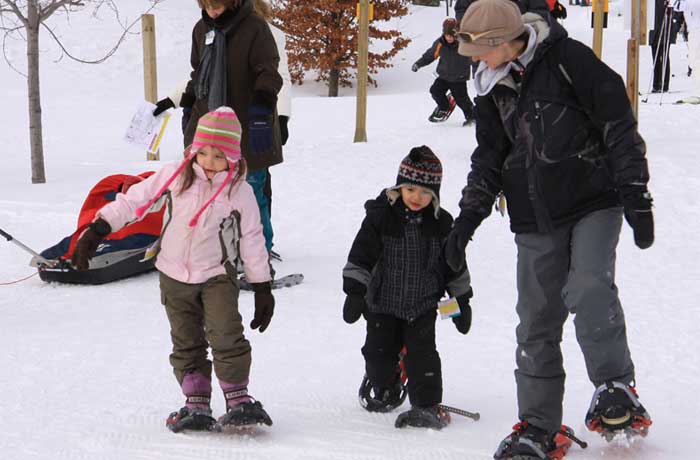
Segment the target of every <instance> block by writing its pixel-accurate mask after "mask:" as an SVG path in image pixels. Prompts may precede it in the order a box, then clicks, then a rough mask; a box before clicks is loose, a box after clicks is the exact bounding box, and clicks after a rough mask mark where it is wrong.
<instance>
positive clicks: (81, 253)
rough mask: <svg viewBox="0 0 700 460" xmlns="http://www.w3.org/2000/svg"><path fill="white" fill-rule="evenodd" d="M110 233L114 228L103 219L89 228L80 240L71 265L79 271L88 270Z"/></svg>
mask: <svg viewBox="0 0 700 460" xmlns="http://www.w3.org/2000/svg"><path fill="white" fill-rule="evenodd" d="M110 233H112V227H110V226H109V224H108V223H107V221H106V220H104V219H102V218H101V217H100V218H99V219H97V220H96V221H95V222H93V223H91V224H90V225H89V226H88V229H87V230H85V233H83V235H82V236H81V237H80V239H79V240H78V244H76V245H75V250H74V251H73V257H72V258H71V263H72V264H73V266H75V268H77V269H78V270H87V269H88V268H89V266H90V259H92V258H93V256H94V255H95V252H97V247H98V246H99V245H100V242H101V241H102V240H103V239H104V238H105V237H106V236H107V235H109V234H110Z"/></svg>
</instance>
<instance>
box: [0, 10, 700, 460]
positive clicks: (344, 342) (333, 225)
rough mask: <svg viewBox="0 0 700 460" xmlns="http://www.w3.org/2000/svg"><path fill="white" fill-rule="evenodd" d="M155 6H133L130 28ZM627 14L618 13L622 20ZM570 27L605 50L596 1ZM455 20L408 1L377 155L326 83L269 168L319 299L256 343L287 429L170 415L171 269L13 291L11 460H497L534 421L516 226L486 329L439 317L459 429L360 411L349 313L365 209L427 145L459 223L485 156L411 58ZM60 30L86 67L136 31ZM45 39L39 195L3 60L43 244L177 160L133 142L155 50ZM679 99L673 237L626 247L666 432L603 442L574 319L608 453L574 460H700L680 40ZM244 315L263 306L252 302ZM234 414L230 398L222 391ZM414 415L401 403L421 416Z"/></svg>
mask: <svg viewBox="0 0 700 460" xmlns="http://www.w3.org/2000/svg"><path fill="white" fill-rule="evenodd" d="M144 3H145V2H139V1H136V0H123V1H120V2H119V6H120V9H121V14H122V16H123V17H124V18H126V19H127V20H133V18H135V17H136V16H137V15H138V14H139V13H140V12H141V11H142V8H143V7H144ZM619 9H620V8H617V9H613V8H611V11H617V10H619ZM568 11H569V18H568V19H567V20H566V21H565V22H564V25H565V26H566V27H567V29H568V30H569V31H570V33H571V34H572V35H573V36H574V37H576V38H578V39H580V40H582V41H584V42H586V43H589V44H590V41H591V37H592V31H591V29H590V28H589V24H590V22H589V21H590V17H589V14H590V9H588V8H581V7H577V6H569V7H568ZM155 13H156V31H157V40H158V64H159V69H158V71H159V85H160V94H163V95H164V94H167V93H168V92H169V91H170V89H171V88H172V87H173V86H175V85H176V84H177V83H178V82H179V81H180V80H182V79H183V78H185V77H186V75H187V72H188V67H189V62H188V59H189V48H190V44H189V40H190V30H191V27H192V25H193V24H194V21H195V20H196V19H197V17H198V14H199V12H198V10H197V8H196V3H195V2H193V1H192V2H187V3H186V4H185V3H184V2H176V1H169V2H165V3H163V4H162V5H161V6H159V7H158V8H157V9H156V11H155ZM444 14H445V9H444V4H443V5H442V6H441V7H440V8H429V7H411V14H410V15H409V16H407V17H404V18H401V19H397V20H396V24H397V25H398V26H399V27H401V28H402V30H404V31H405V32H406V34H407V35H408V36H410V37H411V38H413V43H412V44H411V45H410V46H409V48H408V49H407V50H405V51H404V52H402V53H401V54H400V56H399V58H398V59H397V60H396V61H395V64H396V67H394V68H393V69H389V70H386V71H383V72H382V73H381V74H380V75H379V76H378V81H379V84H380V86H379V87H378V88H370V89H369V101H368V122H367V124H368V129H367V136H368V139H369V141H368V142H367V143H360V144H354V143H353V142H352V139H353V134H354V122H355V115H354V111H355V99H354V90H352V89H341V97H339V98H336V99H328V98H325V97H319V96H321V95H324V94H325V92H326V89H325V87H324V86H323V85H321V84H318V83H315V82H313V81H311V80H312V78H311V76H309V80H310V81H308V82H307V83H306V84H304V85H303V86H301V87H298V86H297V87H295V88H294V92H295V93H294V94H295V98H294V101H293V111H294V112H293V118H292V121H291V123H290V133H291V137H290V140H289V143H288V145H287V147H286V149H285V156H286V160H285V162H284V163H283V164H282V165H280V166H276V167H274V168H273V169H272V176H273V189H274V193H275V195H274V207H273V210H274V213H273V223H274V226H275V232H276V239H275V241H276V246H275V247H276V249H277V250H278V252H280V253H281V254H282V256H283V257H284V262H283V263H279V264H277V270H278V272H279V273H280V274H286V273H292V272H303V273H304V274H305V276H306V278H305V281H304V283H303V284H302V285H300V286H298V287H294V288H291V289H283V290H279V291H276V292H275V296H276V299H277V309H276V312H275V317H274V318H273V322H272V324H271V327H270V328H269V329H268V331H266V332H265V333H264V334H259V333H257V332H250V333H249V334H248V338H249V339H250V341H251V343H252V346H253V367H252V374H251V385H250V390H251V392H252V394H253V395H254V396H255V397H256V398H258V399H260V400H261V401H262V402H263V403H264V405H265V407H266V409H267V410H268V411H269V413H270V415H271V416H272V418H273V420H274V425H273V426H272V427H271V428H269V429H260V430H258V431H257V432H254V433H252V434H249V435H244V436H239V437H232V436H220V435H213V434H179V435H175V434H172V433H170V432H169V431H168V430H166V429H165V426H164V420H165V417H166V416H167V414H168V413H169V412H170V411H172V410H176V409H178V408H179V407H180V406H181V404H182V402H183V398H182V396H181V395H180V392H179V388H178V386H177V384H176V382H175V379H174V378H173V376H172V373H171V369H170V366H169V363H168V354H169V352H170V338H169V331H168V323H167V319H166V316H165V313H164V311H163V307H162V306H161V305H160V296H159V290H158V281H157V276H156V274H154V273H152V274H148V275H144V276H140V277H137V278H133V279H128V280H124V281H120V282H116V283H113V284H109V285H104V286H66V285H58V284H46V283H43V282H42V281H40V280H39V279H38V277H34V278H31V279H29V280H27V281H24V282H21V283H17V284H13V285H8V286H0V317H2V320H1V321H2V333H0V349H1V350H2V353H0V369H2V371H1V372H0V388H2V397H1V398H0V401H1V402H0V413H1V414H2V417H0V433H2V436H0V456H2V458H4V459H8V460H25V459H65V460H79V459H90V460H95V459H101V460H116V459H169V460H177V459H192V458H197V459H223V458H228V459H242V458H245V459H258V458H259V459H285V460H288V459H324V460H329V459H330V460H345V459H362V460H370V459H380V458H381V459H401V460H411V459H421V460H427V459H432V458H436V459H437V458H439V459H443V460H447V459H462V460H471V459H489V458H491V456H492V455H493V452H494V451H495V449H496V446H497V445H498V442H499V441H500V440H501V439H502V438H503V437H504V436H505V435H507V434H508V433H509V430H510V427H511V425H512V424H513V423H514V422H515V421H516V417H517V412H516V404H515V384H514V378H513V373H512V372H513V369H514V365H515V364H514V350H515V343H514V335H515V334H514V328H515V325H516V315H515V309H514V305H515V295H516V293H515V271H514V267H515V245H514V243H513V241H512V240H513V236H512V234H511V233H510V231H509V230H508V221H507V219H505V218H501V217H500V216H498V215H496V214H494V215H492V216H491V217H490V218H489V219H487V220H486V221H485V222H484V223H483V224H482V226H481V227H480V228H479V229H478V230H477V233H476V236H475V239H474V241H473V243H472V244H470V246H469V263H470V268H471V273H472V278H473V286H474V291H475V297H474V299H473V302H472V303H473V307H474V325H473V329H472V331H471V332H470V333H469V335H467V336H466V337H465V336H462V335H460V334H458V333H457V331H456V330H455V329H454V327H453V325H452V324H451V322H450V321H444V322H439V323H438V324H437V335H438V349H439V351H440V353H441V356H442V362H443V373H444V402H445V404H448V405H452V406H457V407H461V408H464V409H467V410H470V411H478V412H480V413H481V420H480V421H478V422H473V421H471V420H468V419H465V418H461V417H459V416H455V417H454V418H453V423H452V424H451V425H450V426H449V427H447V428H446V429H444V430H442V431H440V432H437V431H429V430H428V431H427V430H420V429H405V430H397V429H395V428H394V426H393V423H394V419H395V417H396V415H397V413H398V411H395V412H394V413H390V414H369V413H367V412H365V411H364V410H363V409H362V408H360V406H359V404H358V402H357V397H356V395H357V388H358V385H359V383H360V380H361V378H362V374H363V360H362V356H361V354H360V351H359V349H360V347H361V345H362V342H363V339H364V326H363V323H362V322H358V323H356V324H355V325H352V326H348V325H346V324H345V323H343V321H342V317H341V307H342V303H343V299H344V296H343V293H342V290H341V269H342V267H343V265H344V263H345V260H346V257H347V251H348V249H349V246H350V244H351V242H352V238H353V237H354V234H355V232H356V231H357V229H358V228H359V224H360V222H361V219H362V216H363V207H362V204H363V202H364V201H365V200H366V199H368V198H370V197H373V196H375V195H376V194H377V193H378V192H379V190H380V189H381V188H382V187H384V186H387V185H391V184H393V182H394V180H395V177H396V171H397V167H398V163H399V161H400V160H401V158H402V157H403V156H404V155H406V154H407V152H408V151H409V149H410V147H412V146H415V145H421V144H427V145H429V146H430V147H431V148H433V149H434V150H435V151H436V152H437V153H438V155H439V156H440V158H441V160H442V161H443V165H444V170H445V173H444V181H443V185H442V191H441V196H442V202H443V205H444V206H445V207H446V208H447V209H449V210H451V211H452V212H453V213H454V212H456V211H457V202H458V199H459V197H460V190H461V188H462V186H463V185H464V183H465V180H466V174H467V172H468V159H469V155H470V153H471V151H472V149H473V148H474V145H475V142H474V131H473V130H474V128H462V127H461V120H460V117H459V116H458V115H457V113H455V114H454V115H453V118H452V119H450V120H449V121H448V122H446V123H445V124H442V125H437V126H436V125H431V124H429V123H428V122H427V116H428V115H429V113H430V112H431V110H432V108H433V103H432V101H431V100H430V97H429V94H428V86H429V85H430V83H431V81H432V78H433V76H432V75H431V73H430V71H429V70H428V69H422V70H421V71H420V72H418V73H417V74H414V73H412V72H410V65H411V63H412V62H413V61H415V59H417V58H418V57H419V56H420V54H421V53H422V52H423V51H424V50H425V49H426V48H427V47H428V46H430V44H431V43H432V41H433V40H434V38H436V36H437V34H439V25H440V22H441V20H442V18H443V16H444ZM52 25H54V26H55V27H56V28H57V31H58V33H59V34H60V36H61V37H62V39H63V40H64V44H65V46H66V47H67V48H68V49H69V50H71V51H72V52H73V53H74V54H77V55H79V56H81V57H85V58H95V57H99V56H100V54H101V53H102V52H103V50H106V49H109V48H111V46H112V44H113V43H114V42H115V41H116V40H117V38H118V37H119V35H120V30H119V28H118V26H116V25H115V23H114V20H113V19H112V18H110V17H109V15H108V14H107V12H106V11H103V12H101V14H100V16H99V18H98V19H94V18H90V17H89V15H75V16H73V17H72V18H71V20H70V21H66V20H65V19H61V18H55V19H54V20H53V21H52ZM628 35H629V32H626V31H624V30H623V18H622V17H618V16H612V15H611V17H610V28H609V29H607V30H606V31H605V35H604V55H603V56H604V59H605V61H606V62H608V63H609V64H610V65H611V66H612V67H613V68H615V69H616V70H617V71H618V72H620V73H621V74H623V75H624V73H625V62H626V59H625V53H626V40H627V38H628ZM47 37H48V36H47V35H46V34H45V33H44V31H42V41H41V49H42V57H41V59H42V61H41V81H42V108H43V125H44V149H45V156H46V174H47V179H48V182H47V183H46V184H43V185H31V183H30V182H31V181H30V168H29V139H28V123H27V119H28V117H27V108H26V107H27V99H26V82H25V80H24V78H23V77H22V76H20V75H18V74H17V73H15V72H13V71H12V70H10V68H9V67H8V66H6V65H0V86H1V87H2V88H3V93H2V94H3V96H2V102H3V110H2V111H0V126H2V136H1V138H2V141H3V144H4V148H3V150H4V152H5V157H4V161H3V172H2V180H1V181H0V228H2V229H3V230H5V231H6V232H8V233H10V234H12V235H13V236H15V237H16V238H17V239H19V240H20V241H22V242H23V243H25V244H27V245H28V246H30V247H32V248H35V249H37V250H42V249H44V248H46V247H49V246H51V245H53V244H55V243H56V242H57V241H58V240H60V239H61V238H63V237H64V236H65V235H67V234H69V233H70V232H71V231H72V230H73V228H74V225H75V222H76V219H77V213H78V210H79V209H80V206H81V204H82V201H83V199H84V197H85V194H86V193H87V191H88V190H89V188H90V187H91V186H92V185H93V184H94V183H95V182H96V181H97V180H98V179H99V178H101V177H103V176H105V175H108V174H113V173H139V172H142V171H146V170H151V169H156V168H158V167H159V166H160V163H153V162H146V161H145V153H144V152H142V151H140V150H138V149H134V148H132V147H130V146H128V145H126V144H125V143H124V142H123V141H122V137H123V134H124V130H125V129H126V126H127V125H128V122H129V120H130V119H131V115H132V112H133V111H134V110H135V107H136V105H137V103H138V101H139V99H140V98H141V95H142V93H143V84H142V70H141V65H142V64H141V62H142V57H141V43H140V39H139V36H138V35H129V36H127V39H126V41H125V43H124V44H123V45H122V47H121V48H120V49H119V51H118V52H117V53H116V55H115V56H113V57H112V58H111V59H110V60H108V61H107V62H106V63H104V64H102V65H97V66H87V65H80V64H77V63H74V62H72V61H70V60H68V59H66V58H63V59H59V58H60V52H59V50H58V48H57V47H56V46H55V45H54V44H52V43H51V42H50V40H49V39H48V38H47ZM671 52H672V66H673V67H672V70H673V72H675V77H673V79H672V81H671V89H672V90H674V91H676V90H679V91H680V92H679V93H674V94H666V95H664V96H663V102H664V104H658V101H659V99H660V96H659V95H652V96H651V97H650V98H649V102H650V103H648V104H641V103H640V113H639V119H640V130H641V133H642V135H643V136H644V138H645V139H646V141H647V146H648V152H649V154H648V159H649V162H650V170H651V177H652V180H651V184H650V188H651V191H652V193H653V195H654V198H655V202H654V203H655V218H656V235H657V240H656V242H655V244H654V246H653V247H652V248H651V249H649V250H646V251H640V250H639V249H637V248H636V247H635V246H634V243H633V240H632V234H631V231H630V229H629V227H628V226H627V225H626V224H625V226H624V230H623V233H622V237H621V241H620V245H619V248H618V264H617V282H618V285H619V287H620V295H621V298H622V302H623V305H624V307H625V314H626V317H627V325H628V335H629V343H630V347H631V350H632V354H633V359H634V361H635V365H636V370H637V380H638V389H639V392H640V396H641V398H642V402H643V403H644V404H645V406H646V408H647V409H648V410H649V412H650V413H651V415H652V418H653V419H654V425H653V426H652V427H651V433H650V435H649V437H647V438H645V439H642V440H638V441H636V442H634V443H632V444H631V445H628V444H627V443H625V442H614V443H613V444H607V443H605V442H604V441H603V440H602V439H601V438H599V437H598V436H596V435H593V434H592V433H589V432H587V431H586V430H585V427H584V426H583V418H584V414H585V412H586V409H587V406H588V404H589V399H590V397H591V395H592V393H593V387H592V385H591V383H590V382H589V381H588V379H587V377H586V372H585V368H584V364H583V359H582V356H581V353H580V350H579V349H578V346H577V344H576V341H575V337H574V332H573V329H572V322H571V321H569V322H568V323H567V326H566V329H565V337H564V342H563V351H564V355H565V361H566V369H567V372H568V376H569V378H568V381H567V392H566V396H565V401H564V422H565V423H567V424H569V425H570V426H571V427H572V428H573V429H574V430H575V431H576V433H577V434H578V435H579V436H580V437H581V438H583V439H584V440H585V441H588V442H589V448H588V449H586V450H581V449H580V448H573V449H572V450H571V452H570V454H569V455H568V456H567V458H570V459H571V460H593V459H596V460H597V459H601V458H602V459H611V460H623V459H632V458H634V459H639V460H662V459H663V460H666V459H674V460H690V459H694V458H696V454H695V453H694V452H693V450H694V449H692V447H691V448H689V447H688V444H689V440H690V439H693V435H692V434H693V433H695V436H697V434H698V429H697V414H698V413H700V398H698V390H699V389H700V384H699V383H698V382H700V362H699V360H698V353H697V322H698V320H700V311H699V307H698V301H697V299H698V296H700V287H699V283H698V280H700V269H699V268H698V264H697V259H698V256H699V255H700V254H699V251H698V249H699V248H700V244H699V243H698V240H697V235H698V230H699V229H698V222H699V221H700V220H699V219H700V206H699V205H700V203H699V200H700V198H699V197H700V179H698V174H697V171H696V170H695V168H696V167H697V164H698V163H697V157H696V156H695V155H696V154H697V151H696V149H697V145H698V140H700V137H699V136H698V128H697V126H698V123H700V109H699V108H698V107H697V106H692V105H680V106H674V105H672V104H666V103H667V102H672V101H674V100H675V99H680V98H681V97H684V96H687V95H689V94H690V93H689V92H688V90H689V88H690V87H691V84H690V81H689V79H688V78H687V77H686V76H685V62H686V56H685V53H686V47H685V44H684V43H683V42H679V43H678V44H677V45H674V46H672V47H671ZM640 54H641V58H642V62H641V73H640V82H641V85H640V86H641V87H642V91H643V92H645V91H646V89H647V85H648V82H649V77H650V55H651V53H650V51H649V48H648V47H643V48H642V50H641V53H640ZM8 55H9V57H10V58H11V59H12V60H13V62H14V63H15V65H16V66H17V67H19V68H24V49H23V42H21V41H10V42H8ZM178 122H179V113H176V114H175V118H174V119H173V123H172V124H171V125H170V128H169V129H168V132H167V135H166V137H165V139H164V141H163V144H162V150H161V157H162V159H163V160H164V161H171V160H175V159H178V158H179V157H180V155H181V145H182V144H181V135H180V131H179V129H178V127H179V124H178ZM0 260H2V262H3V263H2V264H1V265H0V282H8V281H12V280H16V279H19V278H22V277H24V276H26V275H29V274H31V273H32V269H31V268H29V267H28V266H27V262H28V260H29V256H28V255H27V254H26V253H24V252H23V251H21V250H20V249H19V248H17V247H16V246H15V245H13V244H9V243H5V242H3V243H1V244H0ZM240 301H241V310H242V314H243V315H244V320H245V321H246V322H249V321H250V320H251V319H252V309H253V305H252V296H251V295H250V294H249V293H242V294H241V299H240ZM213 399H214V401H213V408H214V411H215V413H216V415H219V414H220V413H221V412H222V411H223V409H224V404H223V397H222V396H221V395H220V394H219V393H218V392H215V394H214V398H213ZM407 407H408V405H407V404H405V405H404V406H403V408H404V409H405V408H407Z"/></svg>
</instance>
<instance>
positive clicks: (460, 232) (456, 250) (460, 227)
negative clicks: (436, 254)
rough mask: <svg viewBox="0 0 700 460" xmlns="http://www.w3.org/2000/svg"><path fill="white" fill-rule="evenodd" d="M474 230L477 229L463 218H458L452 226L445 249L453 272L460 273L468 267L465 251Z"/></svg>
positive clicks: (446, 258)
mask: <svg viewBox="0 0 700 460" xmlns="http://www.w3.org/2000/svg"><path fill="white" fill-rule="evenodd" d="M474 230H476V227H475V226H474V225H473V224H472V223H471V222H469V221H468V220H467V219H465V218H463V217H458V218H457V219H456V220H455V221H454V224H452V230H450V234H449V235H447V241H445V248H444V251H445V261H446V262H447V265H448V266H449V267H450V269H451V270H452V271H454V272H458V271H460V270H461V269H462V267H464V266H465V265H466V263H467V260H466V256H465V254H464V251H465V250H466V249H467V243H468V242H469V240H470V239H471V237H472V235H473V234H474Z"/></svg>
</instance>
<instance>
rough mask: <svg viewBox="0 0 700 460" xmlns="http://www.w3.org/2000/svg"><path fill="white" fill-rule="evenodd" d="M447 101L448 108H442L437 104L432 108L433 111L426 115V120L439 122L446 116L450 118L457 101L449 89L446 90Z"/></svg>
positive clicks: (444, 119)
mask: <svg viewBox="0 0 700 460" xmlns="http://www.w3.org/2000/svg"><path fill="white" fill-rule="evenodd" d="M447 102H448V103H449V105H448V109H447V110H443V109H441V108H440V107H439V106H438V107H435V110H433V113H432V114H430V116H429V117H428V121H429V122H431V123H441V122H443V121H446V120H447V119H448V118H450V115H452V112H453V111H454V109H455V106H456V105H457V101H455V98H454V97H453V96H452V93H450V92H449V91H448V92H447Z"/></svg>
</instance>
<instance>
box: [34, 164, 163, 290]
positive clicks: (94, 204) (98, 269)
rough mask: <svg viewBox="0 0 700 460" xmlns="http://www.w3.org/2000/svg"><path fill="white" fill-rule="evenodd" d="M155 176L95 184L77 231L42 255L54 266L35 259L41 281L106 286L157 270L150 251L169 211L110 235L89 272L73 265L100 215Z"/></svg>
mask: <svg viewBox="0 0 700 460" xmlns="http://www.w3.org/2000/svg"><path fill="white" fill-rule="evenodd" d="M152 174H154V172H153V171H147V172H144V173H141V174H139V175H137V176H131V175H127V174H114V175H111V176H107V177H105V178H104V179H102V180H100V181H99V182H98V183H97V184H95V186H94V187H92V189H91V190H90V192H89V193H88V196H87V197H86V198H85V201H84V202H83V206H82V208H81V209H80V213H79V214H78V225H77V228H76V230H75V231H74V232H73V233H72V234H70V235H69V236H67V237H65V238H63V239H62V240H61V241H60V242H58V243H57V244H55V245H54V246H51V247H50V248H48V249H45V250H44V251H42V252H41V253H40V255H41V256H42V257H43V258H44V259H47V260H48V261H49V262H51V264H52V265H47V264H46V263H42V262H40V261H39V260H38V259H37V258H36V257H35V258H33V259H32V262H31V265H32V266H35V267H37V269H38V270H39V277H40V278H41V279H42V280H43V281H47V282H59V283H70V284H104V283H109V282H111V281H116V280H119V279H123V278H127V277H130V276H134V275H138V274H140V273H145V272H148V271H151V270H153V269H154V268H155V257H152V258H146V251H147V250H148V248H150V247H151V246H152V245H153V244H154V243H155V242H156V241H157V240H158V238H159V237H160V232H161V228H162V225H163V214H164V212H165V207H163V208H162V209H161V210H159V211H156V212H152V213H149V214H146V215H145V216H144V218H143V219H141V220H139V221H137V222H133V223H132V224H129V225H127V226H126V227H124V228H122V229H121V230H119V231H118V232H114V233H111V234H110V235H108V236H107V238H105V239H104V240H103V241H102V244H100V246H99V247H98V248H97V252H96V253H95V256H94V257H93V258H92V259H91V260H90V265H89V268H88V269H87V270H82V271H78V270H75V269H74V268H73V267H72V265H71V264H70V260H71V258H72V257H73V251H74V250H75V246H76V244H77V242H78V239H79V238H80V236H81V235H82V234H83V232H84V231H85V229H86V228H87V227H88V225H90V223H91V222H92V221H93V220H94V219H95V215H96V214H97V211H99V210H100V209H101V208H102V207H103V206H105V205H106V204H108V203H110V202H111V201H114V200H115V199H116V196H117V194H118V193H125V192H126V191H127V190H128V188H129V187H131V186H132V185H134V184H137V183H139V182H141V181H142V180H144V179H146V178H147V177H149V176H151V175H152Z"/></svg>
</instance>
